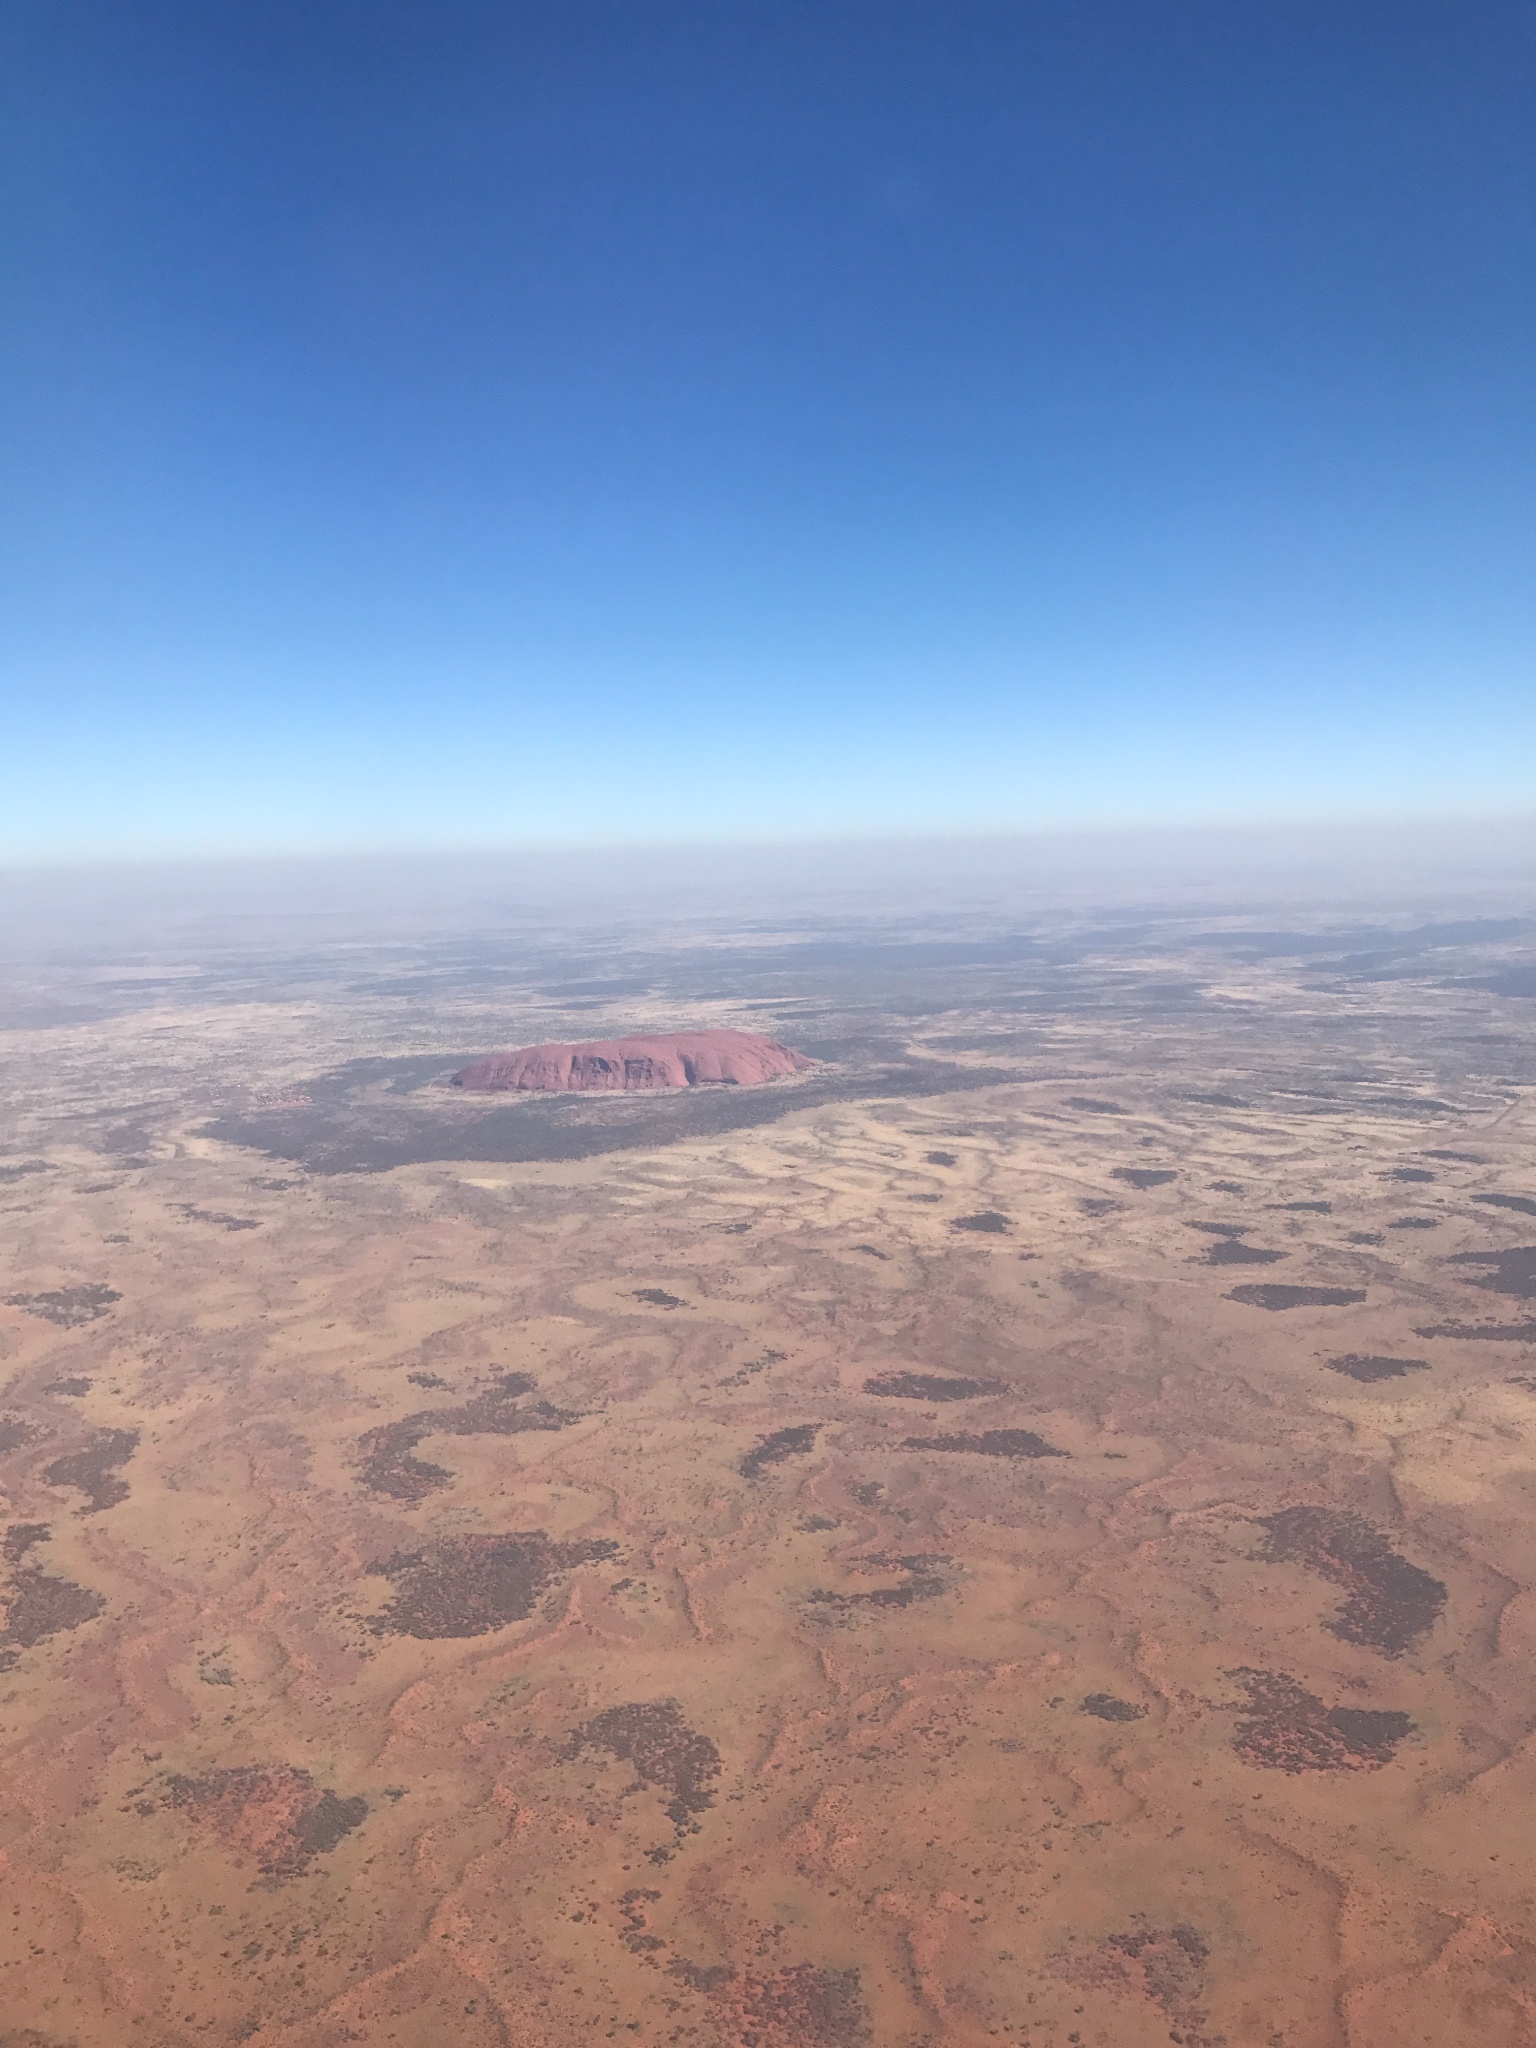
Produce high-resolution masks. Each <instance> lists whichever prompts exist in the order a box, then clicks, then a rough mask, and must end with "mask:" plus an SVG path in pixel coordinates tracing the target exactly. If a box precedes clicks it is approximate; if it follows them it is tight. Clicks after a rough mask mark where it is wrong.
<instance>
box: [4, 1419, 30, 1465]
mask: <svg viewBox="0 0 1536 2048" xmlns="http://www.w3.org/2000/svg"><path fill="white" fill-rule="evenodd" d="M36 1435H37V1431H36V1430H35V1429H34V1428H33V1427H32V1425H31V1423H30V1422H23V1421H22V1419H21V1417H20V1416H19V1415H0V1457H3V1456H4V1455H5V1453H6V1452H7V1451H19V1450H20V1449H21V1447H22V1445H23V1444H29V1443H31V1441H32V1439H33V1437H35V1436H36Z"/></svg>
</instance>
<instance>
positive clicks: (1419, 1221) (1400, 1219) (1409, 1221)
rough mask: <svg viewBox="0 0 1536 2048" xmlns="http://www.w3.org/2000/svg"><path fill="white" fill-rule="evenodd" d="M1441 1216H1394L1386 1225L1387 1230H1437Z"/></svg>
mask: <svg viewBox="0 0 1536 2048" xmlns="http://www.w3.org/2000/svg"><path fill="white" fill-rule="evenodd" d="M1440 1223H1441V1218H1440V1217H1438V1216H1394V1217H1393V1219H1392V1221H1391V1222H1390V1223H1389V1224H1388V1225H1387V1228H1388V1230H1438V1229H1439V1227H1440Z"/></svg>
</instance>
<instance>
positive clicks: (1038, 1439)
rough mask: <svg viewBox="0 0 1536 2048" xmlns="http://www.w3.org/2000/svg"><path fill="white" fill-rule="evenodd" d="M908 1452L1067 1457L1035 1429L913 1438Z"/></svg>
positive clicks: (993, 1456)
mask: <svg viewBox="0 0 1536 2048" xmlns="http://www.w3.org/2000/svg"><path fill="white" fill-rule="evenodd" d="M902 1449H903V1450H904V1451H974V1452H977V1453H978V1454H979V1455H980V1456H981V1457H983V1458H1066V1457H1070V1455H1071V1453H1070V1452H1068V1451H1058V1450H1057V1448H1056V1446H1055V1445H1054V1444H1048V1443H1047V1442H1046V1440H1045V1438H1044V1437H1043V1436H1036V1435H1035V1432H1034V1431H1033V1430H1032V1429H983V1430H980V1431H978V1432H976V1433H974V1434H966V1433H965V1432H963V1431H962V1432H959V1433H957V1434H955V1435H953V1436H909V1437H908V1438H907V1439H906V1441H905V1443H904V1444H903V1445H902Z"/></svg>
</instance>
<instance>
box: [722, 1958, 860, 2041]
mask: <svg viewBox="0 0 1536 2048" xmlns="http://www.w3.org/2000/svg"><path fill="white" fill-rule="evenodd" d="M729 1996H730V2004H731V2006H732V2007H733V2008H734V2010H733V2015H732V2022H731V2038H732V2039H733V2040H734V2041H739V2042H740V2043H741V2044H742V2048H868V2043H870V2042H871V2041H872V2040H873V2039H874V2030H873V2028H872V2026H871V2024H870V2017H869V2008H868V2006H867V2005H866V2004H865V2002H864V1994H863V1990H862V1987H861V1984H860V1979H859V1973H858V1971H857V1970H854V1969H847V1970H824V1969H820V1968H818V1967H817V1966H816V1965H815V1964H813V1963H792V1964H790V1965H789V1967H788V1968H787V1969H783V1970H778V1971H776V1972H775V1973H774V1975H773V1976H771V1977H745V1978H743V1979H742V1980H741V1982H740V1984H739V1985H738V1986H736V1987H735V1988H734V1991H733V1993H732V1994H730V1995H729Z"/></svg>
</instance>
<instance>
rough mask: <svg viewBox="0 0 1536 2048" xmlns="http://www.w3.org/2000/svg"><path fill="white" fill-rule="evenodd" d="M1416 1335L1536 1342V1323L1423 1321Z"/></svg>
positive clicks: (1492, 1341) (1517, 1342)
mask: <svg viewBox="0 0 1536 2048" xmlns="http://www.w3.org/2000/svg"><path fill="white" fill-rule="evenodd" d="M1413 1334H1414V1335H1415V1337H1462V1338H1472V1337H1482V1338H1486V1339H1487V1341H1488V1342H1489V1343H1491V1344H1536V1323H1423V1324H1421V1325H1420V1326H1419V1327H1418V1328H1417V1329H1415V1331H1414V1333H1413Z"/></svg>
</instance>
